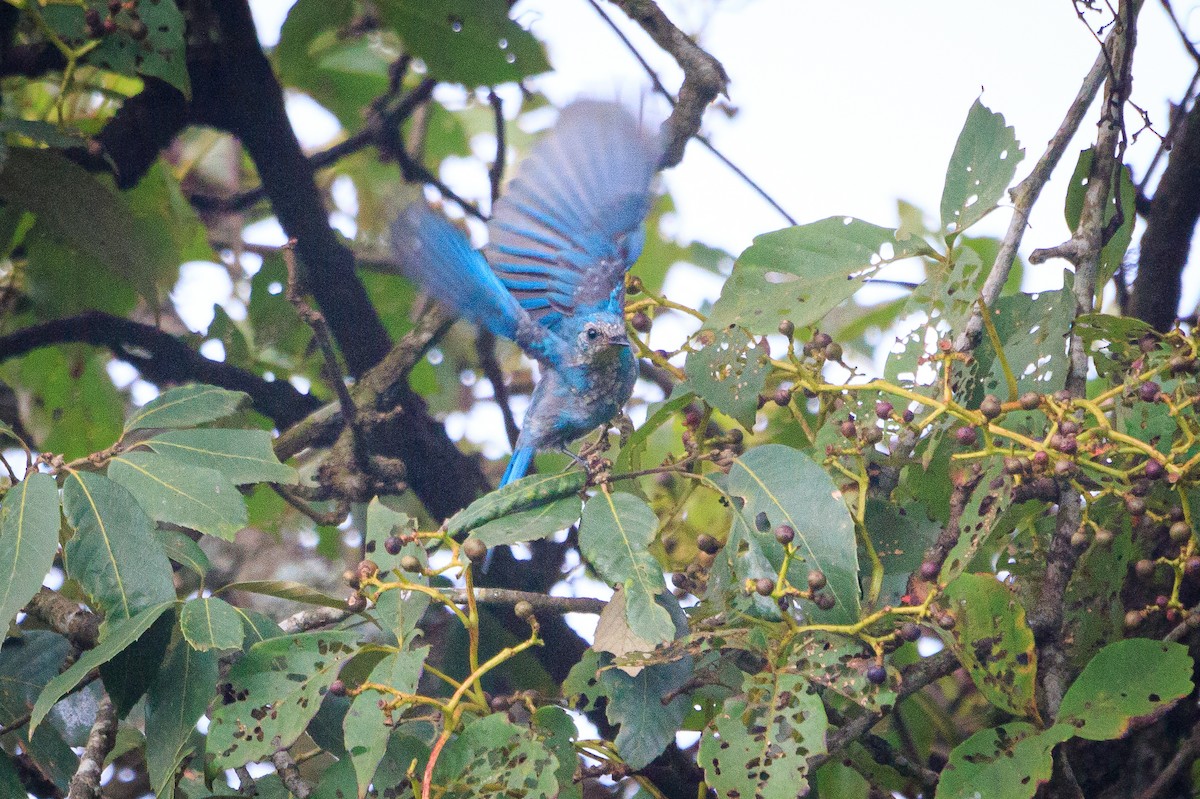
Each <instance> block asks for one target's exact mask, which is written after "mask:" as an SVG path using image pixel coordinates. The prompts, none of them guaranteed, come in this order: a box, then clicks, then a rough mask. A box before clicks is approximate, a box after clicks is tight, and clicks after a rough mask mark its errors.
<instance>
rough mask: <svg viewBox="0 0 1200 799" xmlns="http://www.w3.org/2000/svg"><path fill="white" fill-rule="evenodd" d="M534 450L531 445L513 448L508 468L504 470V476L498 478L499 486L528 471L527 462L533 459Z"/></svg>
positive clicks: (519, 477) (518, 478) (516, 478)
mask: <svg viewBox="0 0 1200 799" xmlns="http://www.w3.org/2000/svg"><path fill="white" fill-rule="evenodd" d="M534 451H535V450H534V448H533V447H517V448H516V449H515V450H513V454H512V459H511V460H510V461H509V462H508V468H507V469H505V470H504V476H503V477H501V478H500V487H501V488H503V487H504V486H506V485H508V484H509V483H511V482H513V481H515V480H520V479H521V478H522V477H524V476H525V473H526V472H527V471H529V464H530V463H531V462H532V461H533V453H534Z"/></svg>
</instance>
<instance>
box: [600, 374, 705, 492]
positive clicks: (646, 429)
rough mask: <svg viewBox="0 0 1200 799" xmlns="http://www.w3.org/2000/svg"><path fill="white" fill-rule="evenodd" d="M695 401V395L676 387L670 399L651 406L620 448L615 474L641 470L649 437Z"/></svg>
mask: <svg viewBox="0 0 1200 799" xmlns="http://www.w3.org/2000/svg"><path fill="white" fill-rule="evenodd" d="M695 399H696V395H695V394H693V393H692V392H690V391H684V390H683V389H681V388H679V387H678V386H677V387H676V388H675V390H674V391H672V392H671V396H670V397H668V398H667V399H665V400H663V401H662V402H659V403H656V404H654V405H651V406H650V407H649V408H648V409H647V411H646V421H644V422H642V424H641V426H639V427H638V429H637V430H634V431H633V434H632V435H631V436H629V439H628V440H627V441H626V442H625V443H624V445H623V446H622V447H621V453H620V454H619V455H618V456H617V462H616V466H615V470H616V471H617V472H629V471H637V470H639V469H641V468H642V455H644V454H645V452H646V446H647V441H648V439H649V438H650V435H651V434H652V433H654V432H655V431H657V430H658V429H659V428H660V427H662V426H663V425H664V424H666V423H667V422H668V421H670V419H671V418H672V417H673V416H674V415H675V414H676V413H678V412H679V411H681V410H683V409H684V408H686V407H687V405H688V403H690V402H692V401H693V400H695Z"/></svg>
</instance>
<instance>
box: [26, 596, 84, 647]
mask: <svg viewBox="0 0 1200 799" xmlns="http://www.w3.org/2000/svg"><path fill="white" fill-rule="evenodd" d="M25 612H26V613H28V614H29V615H30V616H33V617H34V618H35V619H37V620H38V621H40V622H42V624H45V625H46V626H47V627H49V628H50V629H51V630H54V631H55V632H56V633H58V634H59V635H62V636H65V637H66V638H67V640H68V641H70V642H71V643H72V644H74V645H75V647H76V648H78V649H91V648H92V647H94V646H95V645H96V642H97V641H99V640H100V622H101V618H100V616H99V615H98V614H96V613H93V612H92V611H90V610H88V609H87V608H85V607H82V606H81V605H80V604H79V603H78V602H74V601H72V600H70V599H67V598H66V597H65V596H63V595H62V594H60V593H58V592H57V591H51V590H50V589H49V588H40V589H38V592H37V593H36V594H34V595H33V598H32V599H30V600H29V604H27V605H26V606H25Z"/></svg>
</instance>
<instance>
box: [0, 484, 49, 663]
mask: <svg viewBox="0 0 1200 799" xmlns="http://www.w3.org/2000/svg"><path fill="white" fill-rule="evenodd" d="M58 527H59V512H58V485H57V484H56V483H55V482H54V478H53V477H51V476H50V475H48V474H40V473H38V472H32V473H30V474H29V475H28V476H27V477H26V478H25V479H24V480H22V481H21V482H19V483H17V484H16V485H15V486H13V487H12V488H10V489H9V490H8V493H7V494H6V495H5V496H4V502H3V504H2V505H0V624H2V625H4V629H6V630H7V629H8V623H9V622H10V621H12V619H13V617H14V616H16V615H17V611H19V610H20V609H21V608H23V607H25V603H26V602H28V601H29V600H30V598H31V597H33V595H34V594H36V593H37V592H38V589H39V588H41V586H42V580H43V579H44V578H45V576H46V573H47V572H49V571H50V567H51V566H52V565H54V553H55V552H57V551H58ZM2 638H3V636H0V639H2ZM0 644H3V640H0Z"/></svg>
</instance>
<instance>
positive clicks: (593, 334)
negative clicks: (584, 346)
mask: <svg viewBox="0 0 1200 799" xmlns="http://www.w3.org/2000/svg"><path fill="white" fill-rule="evenodd" d="M587 337H588V340H589V341H595V340H596V339H597V338H599V337H600V331H599V330H597V329H596V328H594V327H591V328H588V332H587Z"/></svg>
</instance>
